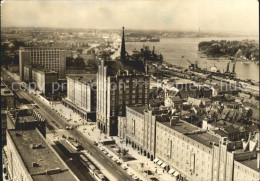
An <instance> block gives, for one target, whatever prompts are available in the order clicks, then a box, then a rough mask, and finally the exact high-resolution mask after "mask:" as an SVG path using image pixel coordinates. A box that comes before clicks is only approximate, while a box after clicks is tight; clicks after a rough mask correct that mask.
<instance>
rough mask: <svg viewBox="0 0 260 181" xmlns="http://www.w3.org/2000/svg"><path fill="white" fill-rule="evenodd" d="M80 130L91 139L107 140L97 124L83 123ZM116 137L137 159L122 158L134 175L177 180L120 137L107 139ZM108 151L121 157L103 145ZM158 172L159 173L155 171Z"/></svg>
mask: <svg viewBox="0 0 260 181" xmlns="http://www.w3.org/2000/svg"><path fill="white" fill-rule="evenodd" d="M78 130H79V131H80V132H81V133H82V134H83V135H85V136H87V137H88V138H89V139H91V140H93V141H96V142H100V141H104V140H105V134H103V133H100V130H99V129H97V127H96V125H81V126H79V127H78ZM111 139H114V140H115V141H116V144H117V145H118V146H119V147H120V148H121V149H123V148H125V149H126V150H129V152H128V154H129V155H131V156H132V157H134V158H135V159H136V160H132V161H126V162H123V160H122V159H120V161H121V162H122V163H123V164H128V165H129V168H128V170H127V172H129V171H130V172H132V173H133V174H134V175H137V176H138V177H139V178H141V179H142V180H150V178H154V177H156V178H157V179H158V180H160V181H175V178H174V177H172V176H171V175H170V174H168V173H167V171H164V172H163V169H162V168H161V167H160V166H159V165H156V164H155V163H153V161H151V160H150V159H148V158H147V157H145V156H143V155H140V154H139V153H138V151H137V150H134V149H133V148H132V147H131V146H130V145H128V146H126V144H125V143H123V142H122V143H120V141H122V140H120V138H119V137H113V138H110V137H107V138H106V140H111ZM103 147H104V148H105V150H106V151H107V152H109V153H110V154H111V155H113V157H115V158H117V159H118V158H119V156H118V155H117V154H116V153H114V152H113V151H112V150H110V149H108V148H107V147H106V146H103ZM141 163H144V167H143V168H141ZM144 170H150V171H152V172H153V174H152V175H147V174H146V173H144V172H143V171H144ZM155 172H157V173H155Z"/></svg>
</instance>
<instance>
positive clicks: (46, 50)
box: [19, 47, 66, 80]
mask: <svg viewBox="0 0 260 181" xmlns="http://www.w3.org/2000/svg"><path fill="white" fill-rule="evenodd" d="M33 64H34V65H42V66H44V68H46V69H49V70H53V71H55V72H58V74H59V78H65V71H66V52H65V50H63V49H61V48H53V47H51V48H50V47H23V48H20V50H19V73H20V78H21V80H24V66H25V65H33Z"/></svg>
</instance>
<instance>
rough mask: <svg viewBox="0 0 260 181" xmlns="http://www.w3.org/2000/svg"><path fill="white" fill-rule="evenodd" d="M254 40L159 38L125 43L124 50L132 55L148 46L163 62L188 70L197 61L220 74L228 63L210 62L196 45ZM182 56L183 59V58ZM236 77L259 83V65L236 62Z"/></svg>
mask: <svg viewBox="0 0 260 181" xmlns="http://www.w3.org/2000/svg"><path fill="white" fill-rule="evenodd" d="M245 39H250V40H251V39H254V40H257V41H258V37H253V38H248V37H223V38H220V37H218V38H215V37H214V38H161V39H160V42H126V50H127V52H128V53H129V54H132V50H134V49H135V48H136V50H140V49H141V48H142V47H143V45H145V46H149V48H150V50H152V48H153V46H155V51H156V52H160V53H161V54H162V55H163V57H164V61H166V62H168V63H171V64H175V65H178V66H182V67H185V68H188V66H189V65H190V63H189V62H188V61H187V60H186V59H189V61H190V62H194V63H195V61H197V62H198V65H199V67H201V68H207V69H210V67H212V66H216V67H217V69H219V70H220V71H221V72H223V71H224V70H226V67H227V63H228V62H230V60H228V59H221V60H216V59H215V60H212V59H209V58H207V57H206V56H205V55H202V54H199V52H198V44H199V42H201V41H211V40H245ZM183 56H184V57H183ZM232 67H233V63H232V62H231V63H230V68H229V70H232ZM236 73H237V77H238V78H241V79H251V80H255V81H257V82H258V81H259V65H257V64H256V63H253V62H250V63H247V64H246V63H243V62H239V61H238V62H237V64H236Z"/></svg>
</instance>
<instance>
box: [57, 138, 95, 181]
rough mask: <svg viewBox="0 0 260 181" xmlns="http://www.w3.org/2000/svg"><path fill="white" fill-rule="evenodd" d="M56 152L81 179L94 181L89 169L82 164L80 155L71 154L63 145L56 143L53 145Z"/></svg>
mask: <svg viewBox="0 0 260 181" xmlns="http://www.w3.org/2000/svg"><path fill="white" fill-rule="evenodd" d="M52 147H53V148H54V150H55V151H56V152H57V153H58V154H59V155H60V157H61V158H62V159H63V160H64V162H65V163H66V164H67V165H68V167H69V168H70V169H71V171H72V172H73V173H74V174H75V175H76V176H77V177H78V178H79V179H80V180H88V181H94V180H95V179H94V178H93V177H92V176H91V175H90V173H89V171H88V169H87V168H86V167H85V166H84V165H83V164H82V163H81V162H80V160H79V154H73V153H70V152H69V151H68V150H67V149H66V148H65V147H64V146H63V145H62V144H61V143H59V142H55V145H52Z"/></svg>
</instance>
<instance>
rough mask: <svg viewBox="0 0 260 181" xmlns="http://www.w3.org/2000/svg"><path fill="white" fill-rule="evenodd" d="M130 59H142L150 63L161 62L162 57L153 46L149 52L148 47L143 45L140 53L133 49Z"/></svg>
mask: <svg viewBox="0 0 260 181" xmlns="http://www.w3.org/2000/svg"><path fill="white" fill-rule="evenodd" d="M132 57H133V58H134V59H137V60H138V59H143V60H146V61H150V62H162V61H163V56H162V54H161V53H159V52H156V51H155V46H153V49H152V50H150V48H149V46H145V45H143V48H141V49H140V51H138V50H136V49H134V50H133V55H132Z"/></svg>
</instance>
